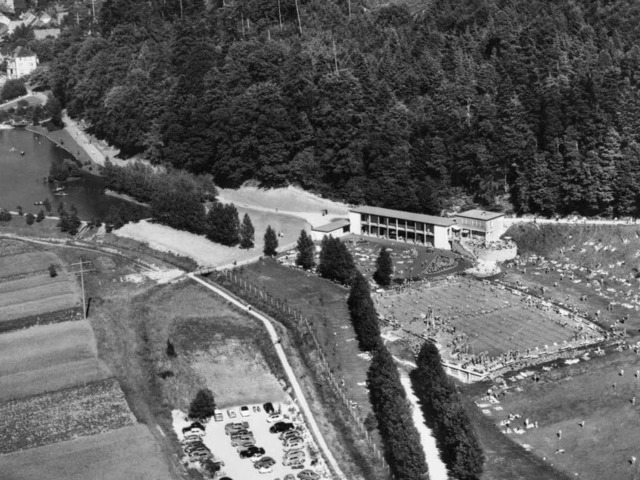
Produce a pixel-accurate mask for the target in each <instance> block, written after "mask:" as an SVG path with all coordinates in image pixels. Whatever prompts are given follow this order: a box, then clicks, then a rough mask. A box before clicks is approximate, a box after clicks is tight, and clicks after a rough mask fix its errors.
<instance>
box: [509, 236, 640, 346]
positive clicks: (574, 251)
mask: <svg viewBox="0 0 640 480" xmlns="http://www.w3.org/2000/svg"><path fill="white" fill-rule="evenodd" d="M506 235H508V236H511V237H512V238H513V240H514V241H515V242H516V243H517V244H518V252H519V254H520V255H521V257H523V260H526V259H530V261H528V262H527V263H526V264H521V265H518V266H517V267H516V268H507V269H505V274H504V277H503V278H504V280H505V281H508V282H510V283H514V284H515V283H516V282H518V281H520V282H522V284H523V285H525V286H528V287H531V288H537V289H539V287H540V286H544V287H545V296H546V297H549V298H551V299H553V300H554V301H557V302H564V303H568V304H571V305H575V306H577V307H578V308H579V309H580V310H584V311H586V312H587V313H588V314H589V315H590V316H591V317H594V318H595V312H597V311H598V310H600V311H601V316H600V317H599V318H598V319H596V320H597V321H598V322H599V323H601V324H603V325H604V326H608V325H609V324H611V323H613V322H615V321H616V320H618V319H621V318H623V317H624V316H626V315H629V316H630V318H629V319H628V320H627V321H626V322H625V326H627V330H628V332H629V333H630V334H632V335H636V334H637V332H638V329H639V328H640V317H639V316H638V315H637V314H636V312H637V309H638V308H640V298H639V296H638V282H639V280H638V279H637V278H636V276H638V274H639V270H638V268H640V261H639V260H638V250H640V228H639V227H637V226H626V225H617V226H610V225H553V224H552V225H537V224H525V225H515V226H513V227H511V228H510V229H509V230H508V231H507V233H506ZM532 256H543V259H541V260H540V261H538V260H537V259H535V261H531V260H532V259H531V257H532ZM571 278H573V279H571ZM556 283H557V284H558V287H556V286H555V284H556ZM583 295H586V296H587V301H586V302H582V301H580V298H581V297H582V296H583ZM609 305H611V307H612V310H611V311H607V306H609Z"/></svg>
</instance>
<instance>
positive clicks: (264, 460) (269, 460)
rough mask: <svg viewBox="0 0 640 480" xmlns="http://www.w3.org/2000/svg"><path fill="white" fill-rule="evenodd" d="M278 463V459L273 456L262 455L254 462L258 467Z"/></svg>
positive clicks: (254, 465)
mask: <svg viewBox="0 0 640 480" xmlns="http://www.w3.org/2000/svg"><path fill="white" fill-rule="evenodd" d="M275 464H276V461H275V460H274V459H273V458H271V457H262V458H261V459H260V460H258V461H257V462H256V463H254V464H253V467H254V468H256V469H260V468H264V467H273V466H274V465H275Z"/></svg>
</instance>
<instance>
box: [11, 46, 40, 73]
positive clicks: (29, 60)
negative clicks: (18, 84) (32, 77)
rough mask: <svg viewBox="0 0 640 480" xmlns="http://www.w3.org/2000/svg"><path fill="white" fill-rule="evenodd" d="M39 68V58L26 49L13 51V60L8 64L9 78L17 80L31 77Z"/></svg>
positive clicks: (20, 48)
mask: <svg viewBox="0 0 640 480" xmlns="http://www.w3.org/2000/svg"><path fill="white" fill-rule="evenodd" d="M37 67H38V57H37V56H36V54H35V53H33V52H32V51H31V50H29V49H28V48H25V47H18V48H16V49H15V50H14V51H13V58H11V59H10V60H9V61H8V62H7V78H8V79H9V80H15V79H17V78H22V77H24V76H25V75H29V74H30V73H31V72H33V71H34V70H35V69H36V68H37Z"/></svg>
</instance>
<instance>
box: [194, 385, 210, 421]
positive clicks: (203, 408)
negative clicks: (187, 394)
mask: <svg viewBox="0 0 640 480" xmlns="http://www.w3.org/2000/svg"><path fill="white" fill-rule="evenodd" d="M215 411H216V401H215V398H214V396H213V392H212V391H211V390H210V389H208V388H203V389H201V390H198V393H197V394H196V397H195V398H194V399H193V401H192V402H191V405H190V406H189V417H190V418H202V419H204V418H210V417H212V416H213V415H214V414H215Z"/></svg>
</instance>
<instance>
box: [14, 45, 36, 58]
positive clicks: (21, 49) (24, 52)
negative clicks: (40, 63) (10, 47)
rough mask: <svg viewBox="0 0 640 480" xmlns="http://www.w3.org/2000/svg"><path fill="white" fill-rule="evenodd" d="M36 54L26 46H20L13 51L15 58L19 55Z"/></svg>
mask: <svg viewBox="0 0 640 480" xmlns="http://www.w3.org/2000/svg"><path fill="white" fill-rule="evenodd" d="M35 56H36V54H35V53H33V52H32V51H31V50H29V49H28V48H26V47H18V48H16V49H15V50H14V51H13V57H14V58H18V57H35Z"/></svg>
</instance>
